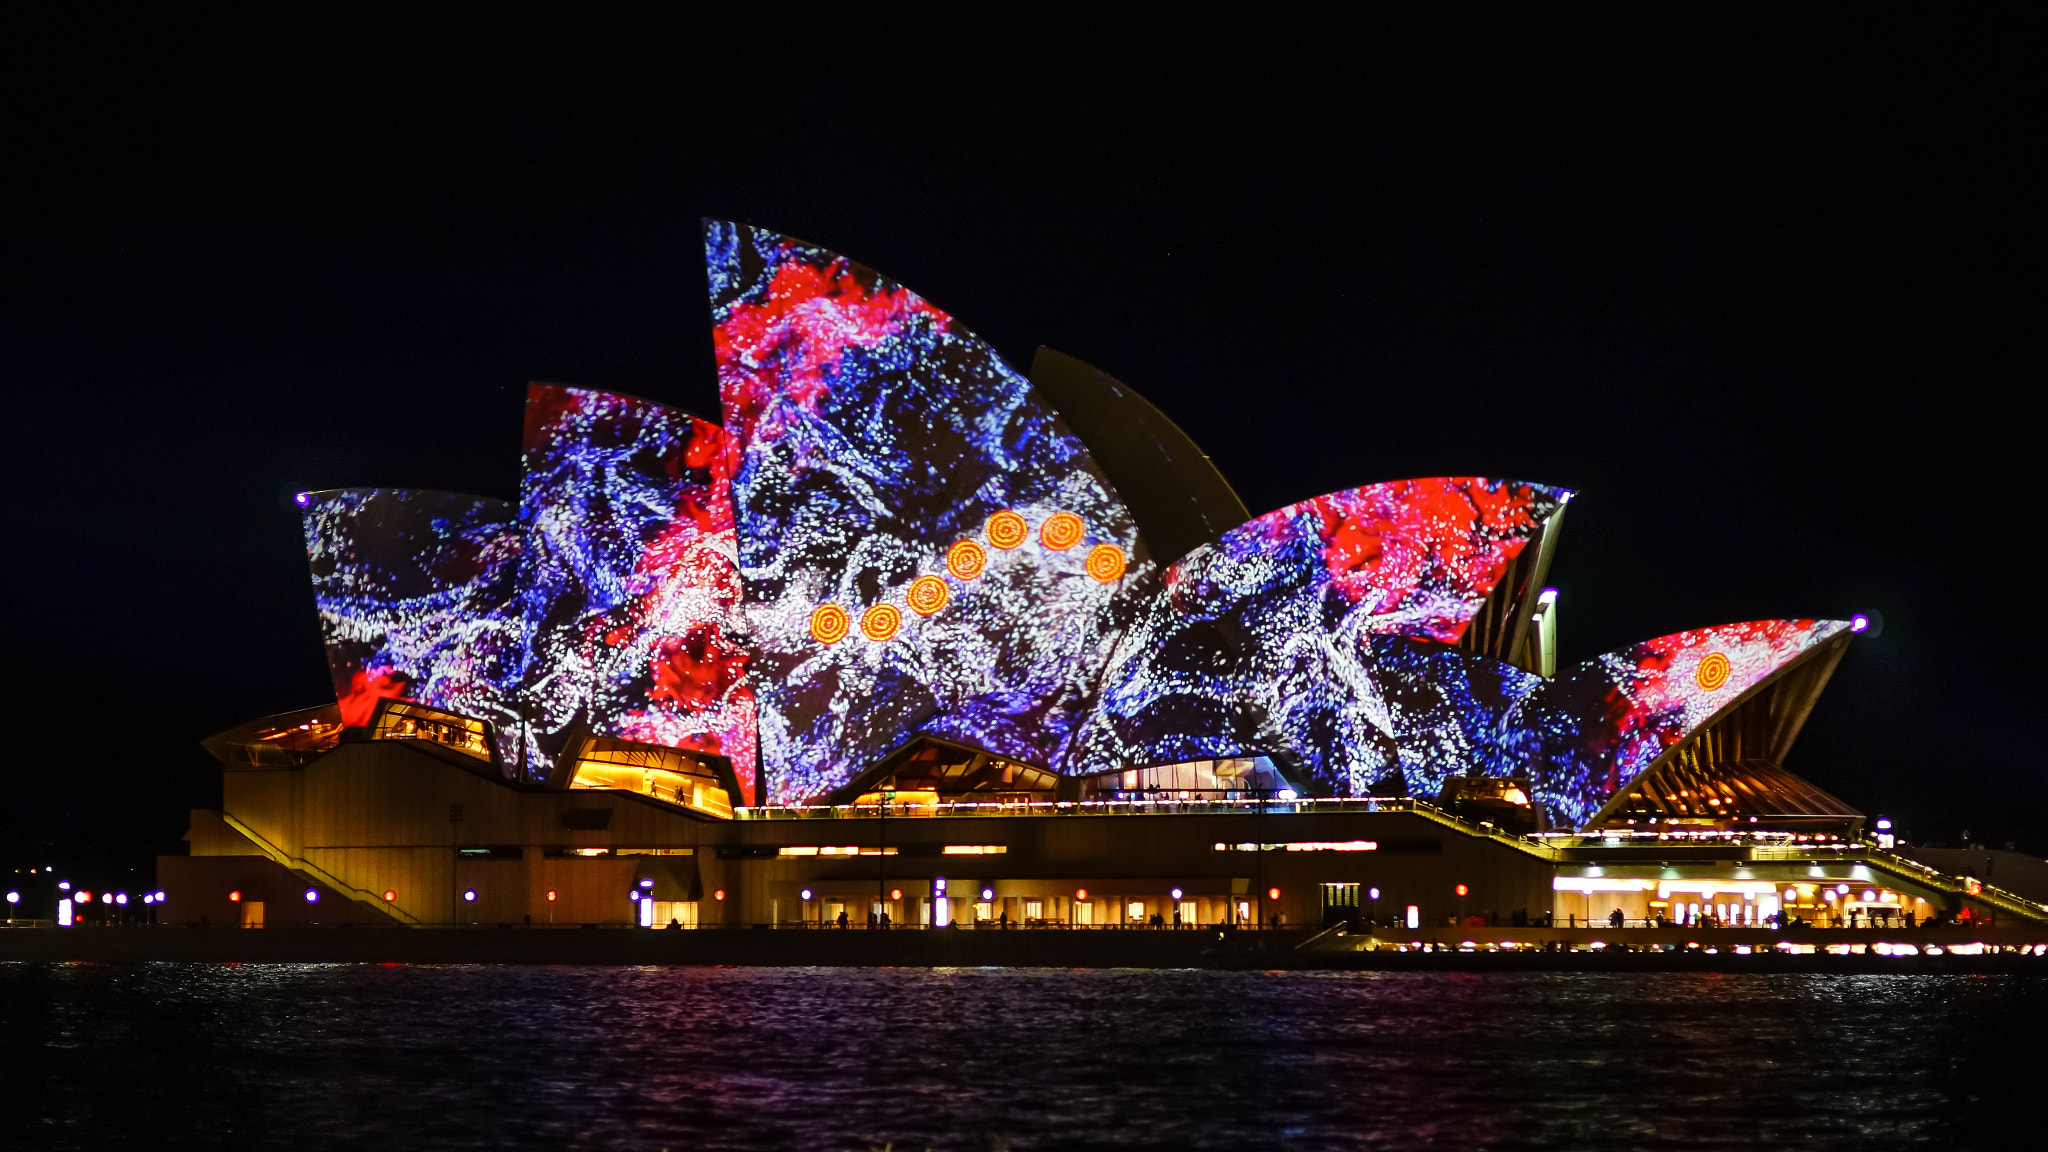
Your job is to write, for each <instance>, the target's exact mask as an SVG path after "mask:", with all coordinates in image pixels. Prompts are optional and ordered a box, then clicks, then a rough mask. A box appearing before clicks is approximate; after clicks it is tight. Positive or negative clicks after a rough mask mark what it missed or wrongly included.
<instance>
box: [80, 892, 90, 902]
mask: <svg viewBox="0 0 2048 1152" xmlns="http://www.w3.org/2000/svg"><path fill="white" fill-rule="evenodd" d="M78 902H79V903H80V904H90V903H92V893H90V892H80V893H79V894H78Z"/></svg>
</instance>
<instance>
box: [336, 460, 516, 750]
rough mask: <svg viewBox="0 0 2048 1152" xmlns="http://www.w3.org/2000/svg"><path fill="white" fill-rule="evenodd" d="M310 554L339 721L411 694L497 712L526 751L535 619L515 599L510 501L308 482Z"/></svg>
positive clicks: (368, 715)
mask: <svg viewBox="0 0 2048 1152" xmlns="http://www.w3.org/2000/svg"><path fill="white" fill-rule="evenodd" d="M299 502H300V505H301V506H302V507H303V508H304V509H305V532H306V554H307V559H308V561H309V562H310V564H311V567H312V574H313V598H314V604H315V606H316V607H317V608H318V610H319V613H320V630H321V633H322V636H323V639H324V640H325V642H326V647H327V665H328V671H329V673H330V674H331V675H332V677H333V680H334V694H335V699H336V700H337V701H338V702H339V703H340V705H341V718H342V723H344V724H347V725H351V726H354V727H363V726H365V725H367V724H369V723H370V721H371V719H372V718H373V717H374V715H375V713H376V709H377V702H378V701H379V700H385V699H399V700H412V701H416V702H418V703H421V704H425V705H428V706H429V707H433V708H440V709H444V710H446V711H449V712H456V713H460V714H462V715H465V716H474V717H477V718H479V719H483V720H488V721H490V722H491V724H492V727H493V730H494V731H495V733H496V735H497V741H498V751H499V754H500V757H501V759H502V760H503V762H504V763H505V764H507V765H515V764H517V763H518V760H519V750H518V745H517V739H516V734H517V732H518V731H519V712H518V692H517V683H518V679H519V671H520V669H521V667H522V666H523V665H524V662H525V658H526V647H527V645H526V626H525V623H524V621H523V620H522V619H521V618H520V615H519V613H518V611H517V608H516V605H515V604H514V597H515V594H516V587H517V577H518V572H519V565H520V560H521V553H522V548H521V542H522V534H521V533H520V530H519V525H518V524H517V523H516V521H515V518H514V515H513V512H512V509H511V508H510V507H509V506H507V505H506V504H505V503H504V502H503V501H499V500H483V499H478V498H477V497H474V496H459V495H455V494H453V493H447V492H406V491H399V490H394V489H351V490H345V491H335V492H309V493H306V494H304V495H302V496H300V497H299Z"/></svg>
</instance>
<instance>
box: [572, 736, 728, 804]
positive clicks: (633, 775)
mask: <svg viewBox="0 0 2048 1152" xmlns="http://www.w3.org/2000/svg"><path fill="white" fill-rule="evenodd" d="M572 773H573V774H572V775H571V777H570V779H569V787H570V788H572V789H606V790H611V791H616V792H637V793H639V794H640V795H642V796H651V797H653V798H654V799H656V800H660V801H662V802H664V803H668V804H679V805H681V806H683V807H685V808H692V809H695V810H697V811H699V812H705V813H708V814H710V815H713V816H717V817H719V818H720V819H731V817H732V797H731V794H730V793H728V792H727V791H726V789H725V786H724V785H723V784H721V783H720V778H719V775H718V773H717V772H716V770H714V769H713V768H712V767H711V765H710V764H709V763H708V762H707V761H704V760H701V759H699V758H697V757H695V756H692V755H690V754H689V753H687V752H679V751H677V750H675V749H673V748H662V747H658V746H655V745H652V744H636V743H634V742H632V741H630V740H612V739H607V738H602V737H592V738H591V739H588V740H585V741H584V742H583V748H582V751H581V752H579V753H578V754H577V758H576V763H575V766H574V768H573V769H572Z"/></svg>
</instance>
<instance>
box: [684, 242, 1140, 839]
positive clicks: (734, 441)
mask: <svg viewBox="0 0 2048 1152" xmlns="http://www.w3.org/2000/svg"><path fill="white" fill-rule="evenodd" d="M705 250H706V255H707V258H708V263H709V271H710V282H711V290H712V316H713V324H714V330H713V347H714V351H715V353H716V356H717V362H718V374H719V389H720V395H721V396H722V397H723V400H724V404H725V413H726V419H725V426H726V430H727V433H728V436H729V441H728V448H727V452H728V459H729V461H730V462H731V471H732V476H733V494H734V505H735V513H736V520H737V524H738V529H739V553H740V565H741V568H742V571H743V572H744V573H745V576H746V580H747V589H748V597H749V599H748V601H747V606H746V610H747V618H748V623H749V624H750V626H751V632H752V634H753V636H754V637H755V645H756V648H755V653H754V663H753V664H752V665H751V669H750V674H751V675H752V677H753V682H754V684H755V689H756V692H757V694H758V697H759V700H760V707H761V720H760V733H761V736H760V739H761V762H762V765H763V771H764V773H765V774H766V776H767V779H768V787H769V794H770V796H771V797H773V798H774V799H776V800H784V801H798V800H806V799H810V798H814V797H817V796H819V795H821V794H825V793H829V792H831V791H833V790H834V789H837V788H838V787H840V786H841V785H843V784H845V783H846V782H847V781H849V780H850V779H851V778H852V777H853V775H854V774H855V773H857V772H859V771H861V770H863V769H865V768H866V767H868V766H869V765H870V764H872V763H873V762H874V758H875V757H877V756H879V755H881V754H883V753H884V752H886V751H888V750H889V749H892V748H895V747H897V746H899V745H900V744H902V742H903V741H904V740H906V739H908V738H910V737H911V736H912V735H914V734H916V733H918V732H928V733H931V734H933V735H938V736H943V737H946V738H949V739H954V740H958V741H961V742H963V743H968V744H972V745H973V746H975V747H979V748H984V749H987V750H989V751H991V752H994V753H996V754H997V755H1001V756H1005V757H1010V758H1013V759H1018V760H1023V761H1027V762H1030V763H1035V764H1046V765H1051V764H1055V763H1057V762H1058V761H1059V759H1060V756H1061V751H1062V749H1063V748H1064V746H1065V744H1066V742H1067V739H1068V736H1069V734H1070V733H1071V731H1072V727H1073V725H1074V724H1075V723H1076V722H1077V720H1078V718H1079V717H1080V715H1081V714H1082V713H1083V712H1084V711H1085V710H1086V709H1087V708H1088V706H1089V703H1090V700H1091V698H1092V696H1093V693H1094V690H1095V686H1096V684H1097V679H1098V675H1099V673H1100V671H1101V668H1102V665H1103V663H1104V662H1105V661H1106V660H1107V658H1108V654H1109V650H1110V647H1111V645H1112V644H1113V642H1114V637H1115V635H1116V632H1117V631H1118V630H1119V629H1120V628H1121V626H1122V625H1123V623H1125V622H1126V621H1127V620H1128V619H1129V617H1130V615H1131V614H1132V612H1133V611H1134V610H1135V604H1136V602H1137V600H1138V599H1139V597H1138V595H1137V594H1135V593H1133V592H1132V591H1131V589H1133V588H1134V587H1136V586H1138V585H1139V584H1140V583H1141V582H1142V581H1143V579H1144V578H1145V577H1146V576H1147V575H1148V574H1149V572H1150V570H1151V568H1150V563H1149V561H1148V560H1147V559H1146V553H1145V551H1144V549H1143V547H1142V546H1141V545H1140V543H1139V540H1138V534H1137V528H1136V525H1135V524H1134V522H1133V521H1132V519H1131V516H1130V513H1129V511H1128V510H1127V509H1126V508H1125V507H1124V505H1123V503H1122V501H1121V500H1120V499H1118V498H1117V496H1116V494H1115V492H1114V490H1113V489H1112V488H1111V486H1110V484H1109V482H1108V481H1107V480H1106V479H1105V478H1104V477H1103V475H1102V473H1101V470H1100V469H1099V468H1098V467H1097V466H1096V464H1095V462H1094V460H1093V458H1092V457H1091V456H1090V455H1089V453H1088V451H1087V449H1086V447H1085V446H1083V445H1082V444H1081V442H1080V441H1079V440H1078V439H1077V438H1076V437H1075V436H1074V435H1073V434H1072V433H1071V432H1070V431H1068V430H1067V428H1066V427H1065V425H1064V424H1063V423H1062V422H1061V421H1060V419H1059V417H1058V416H1057V415H1056V414H1055V413H1054V412H1053V411H1052V410H1051V409H1050V408H1048V407H1046V406H1045V404H1044V403H1043V402H1042V401H1040V400H1039V399H1038V398H1037V396H1036V395H1035V394H1034V393H1033V392H1032V390H1031V387H1030V384H1029V382H1028V381H1026V380H1025V379H1024V377H1023V376H1022V375H1021V374H1020V373H1018V372H1016V371H1015V370H1014V369H1012V368H1011V367H1009V366H1008V365H1007V364H1004V363H1003V362H1002V360H1001V359H1000V358H998V357H997V356H996V355H995V353H994V351H993V350H991V349H990V348H989V347H988V346H987V345H986V344H984V343H983V342H982V341H981V340H979V339H977V338H976V337H975V336H974V335H973V334H972V333H970V332H968V331H967V330H965V329H964V328H963V327H962V326H961V325H960V324H959V323H957V322H956V321H955V320H954V319H953V318H952V317H950V316H948V315H947V314H946V313H945V312H943V311H941V310H939V309H938V308H936V307H934V306H933V305H932V304H931V303H930V302H928V301H926V300H924V299H923V298H922V297H920V296H918V295H917V294H915V293H913V292H910V291H909V290H907V289H905V288H903V287H901V286H899V285H897V284H895V283H892V282H891V281H889V280H888V279H886V278H884V277H882V276H879V275H877V274H876V273H874V272H872V271H870V270H868V269H865V268H862V267H860V266H859V265H857V264H854V263H853V262H851V261H849V260H847V259H845V258H844V257H842V256H839V255H837V254H835V253H832V252H828V251H825V250H824V249H821V248H818V247H815V246H813V245H810V244H806V243H803V242H802V241H799V240H795V239H792V238H790V237H786V236H778V235H775V234H773V233H768V232H761V231H757V230H754V229H751V228H746V227H742V226H738V225H733V224H724V223H718V222H710V223H708V224H707V226H706V233H705ZM1077 523H1078V527H1079V532H1078V534H1077V533H1076V531H1075V529H1076V525H1077ZM1101 545H1109V546H1111V547H1113V548H1114V549H1115V550H1116V551H1115V554H1116V555H1118V556H1121V557H1123V558H1124V564H1125V567H1127V568H1128V575H1126V574H1124V573H1123V572H1122V571H1118V572H1115V573H1112V572H1111V568H1112V567H1114V566H1112V565H1107V564H1104V563H1102V562H1100V561H1098V563H1097V564H1096V566H1095V567H1094V568H1093V569H1091V568H1090V567H1089V566H1088V564H1087V560H1088V558H1089V556H1090V555H1092V554H1093V549H1095V548H1096V547H1097V546H1101ZM1103 576H1110V578H1109V579H1107V580H1104V579H1102V577H1103ZM927 578H929V579H936V580H941V581H945V582H946V583H947V587H946V589H945V590H944V591H945V592H946V595H944V596H940V595H938V594H937V592H936V591H934V590H933V589H932V588H931V586H930V585H929V584H926V585H923V586H922V589H921V590H918V591H915V592H913V588H915V587H918V584H917V582H918V581H920V580H924V579H927ZM825 604H831V605H837V606H839V607H841V608H843V609H844V610H845V612H846V613H847V618H848V620H849V622H850V623H851V625H852V627H853V629H854V631H855V632H857V633H858V636H849V637H848V639H846V640H841V641H838V642H835V643H830V644H826V643H822V642H821V638H820V637H819V636H818V635H817V634H814V632H813V630H812V626H811V624H812V617H813V614H814V612H815V611H816V610H817V609H818V607H819V606H820V605H825ZM826 634H827V635H830V634H831V633H830V632H829V631H828V632H827V633H826ZM854 640H858V641H859V642H857V643H856V642H852V641H854Z"/></svg>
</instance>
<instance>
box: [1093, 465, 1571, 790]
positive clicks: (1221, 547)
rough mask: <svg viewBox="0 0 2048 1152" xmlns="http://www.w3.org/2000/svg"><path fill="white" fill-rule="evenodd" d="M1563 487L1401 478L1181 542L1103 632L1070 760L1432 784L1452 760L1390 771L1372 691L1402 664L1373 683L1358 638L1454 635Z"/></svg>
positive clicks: (1389, 689) (1386, 737) (1393, 729)
mask: <svg viewBox="0 0 2048 1152" xmlns="http://www.w3.org/2000/svg"><path fill="white" fill-rule="evenodd" d="M1565 498H1566V494H1565V493H1564V492H1563V491H1562V490H1560V489H1556V488H1549V487H1544V486H1542V485H1538V484H1525V483H1519V482H1513V481H1503V480H1487V479H1481V478H1477V477H1469V476H1441V477H1429V478H1425V479H1420V480H1401V481H1395V482H1392V483H1386V484H1374V485H1369V486H1367V487H1364V488H1355V489H1352V490H1350V491H1346V492H1336V493H1332V494H1330V495H1328V496H1319V497H1316V498H1315V499H1313V500H1305V501H1303V502H1301V503H1299V504H1294V505H1290V506H1288V507H1286V508H1282V509H1280V510H1279V511H1277V512H1270V513H1267V514H1266V515H1264V516H1260V517H1258V518H1257V519H1254V520H1251V521H1249V522H1248V523H1246V524H1244V525H1242V526H1241V527H1238V528H1234V529H1232V530H1230V531H1229V532H1227V533H1225V534H1224V535H1223V537H1222V539H1220V540H1218V541H1217V542H1216V543H1214V544H1211V545H1205V546H1203V547H1201V548H1197V549H1196V550H1195V551H1193V552H1191V553H1189V554H1188V555H1187V556H1186V557H1185V558H1183V559H1182V560H1180V561H1179V562H1177V563H1175V564H1173V565H1172V566H1171V567H1169V568H1168V569H1167V571H1166V574H1165V576H1164V578H1163V585H1164V586H1163V588H1162V589H1161V591H1160V592H1159V594H1158V595H1157V596H1156V597H1155V598H1154V599H1153V601H1152V603H1151V605H1150V606H1149V607H1148V609H1147V611H1146V614H1145V616H1144V617H1143V618H1142V620H1141V621H1140V622H1139V623H1137V624H1135V625H1133V626H1132V628H1131V629H1130V630H1129V631H1128V632H1127V633H1125V635H1124V636H1123V637H1122V638H1121V639H1120V640H1119V642H1118V645H1117V650H1116V655H1115V656H1114V657H1113V659H1112V663H1111V666H1110V670H1109V672H1108V675H1107V676H1106V677H1105V683H1106V684H1107V685H1108V687H1107V688H1106V689H1105V691H1104V693H1103V696H1102V699H1101V704H1100V711H1099V713H1098V714H1097V715H1095V716H1093V717H1091V718H1090V720H1089V722H1088V724H1087V726H1086V727H1085V728H1084V729H1083V731H1082V734H1081V736H1080V737H1079V738H1077V740H1076V745H1075V749H1076V751H1075V756H1074V760H1073V763H1072V765H1071V770H1073V771H1101V770H1107V769H1112V768H1121V767H1126V766H1129V765H1138V764H1157V763H1173V762H1176V761H1183V760H1195V759H1203V758H1207V757H1217V756H1247V755H1257V754H1261V753H1265V754H1275V753H1278V754H1283V755H1286V756H1290V757H1292V758H1293V759H1294V760H1295V761H1296V762H1297V763H1298V764H1299V765H1300V767H1301V770H1302V774H1303V775H1305V776H1306V777H1308V779H1309V780H1311V781H1313V782H1315V783H1316V784H1317V785H1319V786H1321V787H1324V788H1328V789H1330V790H1331V791H1333V792H1335V793H1336V794H1338V795H1358V794H1362V793H1364V792H1366V791H1368V790H1369V788H1370V786H1371V785H1372V783H1373V782H1374V781H1376V780H1378V779H1379V778H1380V777H1381V776H1383V775H1385V774H1386V773H1387V772H1390V771H1392V770H1394V769H1395V768H1397V767H1402V768H1405V769H1407V770H1409V771H1411V772H1412V773H1413V774H1414V775H1415V776H1419V777H1420V778H1419V779H1416V778H1411V779H1410V784H1411V785H1414V786H1416V787H1417V789H1418V791H1425V792H1428V791H1434V790H1435V788H1434V785H1435V783H1436V782H1437V781H1439V780H1440V779H1441V778H1442V777H1443V776H1444V775H1446V774H1448V773H1450V772H1455V771H1459V770H1462V765H1461V764H1458V763H1453V762H1451V761H1452V760H1453V759H1454V757H1451V756H1448V755H1447V756H1445V757H1442V758H1433V757H1425V758H1423V759H1422V762H1420V763H1416V764H1404V762H1403V759H1402V757H1401V755H1400V741H1399V739H1398V737H1399V736H1400V735H1402V734H1403V733H1402V731H1401V727H1402V726H1401V724H1400V723H1399V722H1398V721H1399V720H1400V717H1399V716H1398V715H1397V711H1396V708H1395V705H1394V704H1393V703H1392V702H1391V701H1390V699H1389V697H1390V696H1392V695H1394V694H1395V692H1396V690H1397V689H1398V690H1399V692H1400V693H1401V694H1403V695H1404V697H1405V696H1412V695H1413V693H1412V691H1411V686H1410V685H1408V684H1407V683H1406V680H1405V678H1406V677H1407V676H1408V674H1409V670H1410V669H1412V668H1414V667H1416V665H1415V662H1414V661H1413V660H1412V659H1404V661H1403V663H1402V664H1401V667H1400V675H1401V676H1402V677H1403V678H1404V679H1403V682H1402V683H1400V684H1398V685H1397V684H1392V683H1382V682H1381V681H1382V676H1381V674H1382V672H1383V670H1384V669H1383V665H1382V660H1381V659H1380V657H1379V655H1378V653H1377V652H1376V650H1375V647H1374V642H1375V641H1376V640H1382V639H1391V638H1406V639H1408V640H1412V641H1421V642H1424V643H1426V644H1432V645H1448V644H1451V643H1454V642H1456V641H1457V640H1458V639H1459V638H1460V637H1461V636H1463V635H1464V632H1465V628H1466V626H1467V625H1468V624H1469V623H1471V620H1472V617H1473V615H1474V614H1475V613H1476V612H1477V611H1478V610H1479V606H1480V605H1481V604H1482V603H1484V602H1485V600H1486V597H1487V596H1488V595H1489V594H1490V593H1491V592H1492V591H1493V587H1494V585H1495V584H1496V583H1498V582H1499V580H1500V578H1501V576H1502V575H1503V574H1504V573H1505V572H1506V571H1507V567H1508V564H1509V563H1510V562H1511V561H1513V560H1514V558H1515V557H1516V556H1517V555H1519V554H1520V552H1521V550H1522V549H1523V548H1524V547H1525V546H1527V544H1528V543H1529V541H1530V540H1532V539H1533V538H1534V537H1535V536H1536V534H1537V533H1538V532H1539V531H1541V529H1542V526H1543V523H1544V521H1545V520H1547V519H1548V518H1549V517H1550V516H1551V515H1552V514H1553V513H1555V512H1556V511H1557V509H1558V508H1559V507H1561V506H1562V505H1563V503H1564V500H1565ZM1444 667H1445V668H1446V669H1449V668H1451V666H1450V665H1445V666H1444ZM1510 671H1512V670H1510ZM1493 679H1494V680H1496V681H1497V680H1499V679H1501V678H1500V677H1494V678H1493ZM1499 690H1500V689H1499V686H1498V685H1495V686H1493V687H1491V688H1489V689H1488V692H1498V691H1499ZM1436 710H1437V711H1441V708H1440V707H1439V708H1438V709H1436ZM1498 715H1499V713H1498V712H1497V711H1494V712H1492V713H1490V714H1487V715H1485V716H1483V717H1472V718H1468V720H1467V721H1461V723H1460V726H1459V727H1460V732H1461V733H1463V734H1462V735H1459V736H1458V737H1457V739H1456V740H1454V741H1451V742H1450V744H1447V745H1446V746H1447V747H1451V746H1455V748H1456V749H1457V750H1459V754H1460V755H1464V754H1468V753H1470V752H1471V751H1472V750H1473V748H1474V747H1475V745H1474V740H1475V739H1478V737H1477V736H1474V735H1473V733H1490V732H1491V730H1492V727H1493V723H1494V721H1496V720H1497V719H1498ZM1446 739H1449V738H1448V737H1447V738H1446ZM1483 743H1484V744H1488V745H1490V743H1491V740H1490V737H1489V738H1487V739H1485V740H1484V741H1483Z"/></svg>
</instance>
